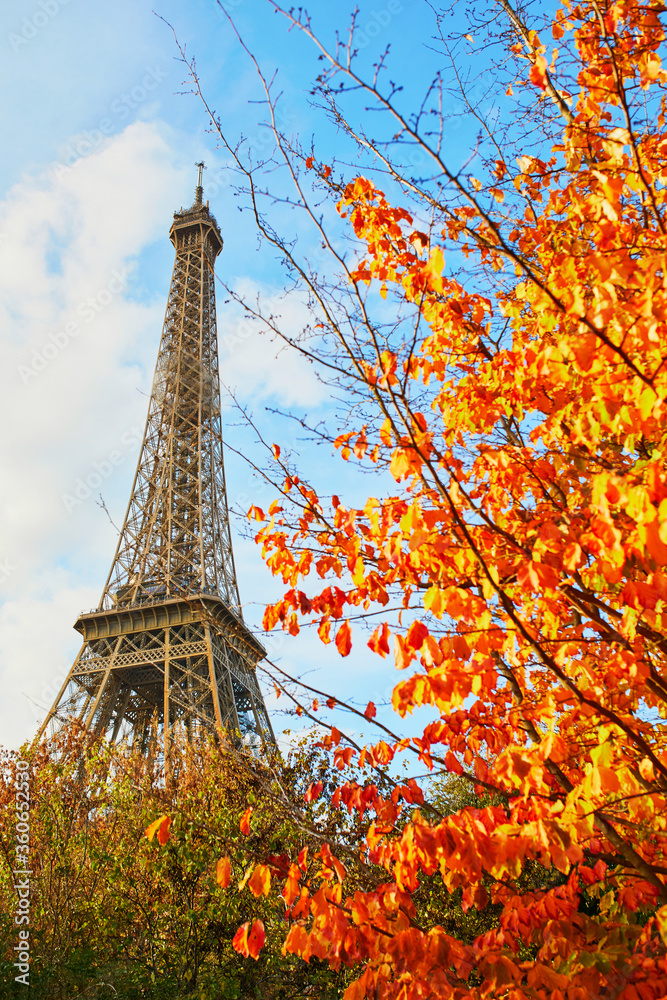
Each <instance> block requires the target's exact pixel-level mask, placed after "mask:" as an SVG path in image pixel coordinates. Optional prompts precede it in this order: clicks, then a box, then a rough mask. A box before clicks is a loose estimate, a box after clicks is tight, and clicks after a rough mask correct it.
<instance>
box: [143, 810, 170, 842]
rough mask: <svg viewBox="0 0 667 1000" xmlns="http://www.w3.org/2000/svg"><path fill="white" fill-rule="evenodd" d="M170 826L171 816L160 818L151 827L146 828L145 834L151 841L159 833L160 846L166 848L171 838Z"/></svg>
mask: <svg viewBox="0 0 667 1000" xmlns="http://www.w3.org/2000/svg"><path fill="white" fill-rule="evenodd" d="M170 826H171V816H160V817H158V819H156V820H154V821H153V822H152V823H151V825H150V826H148V827H146V830H145V831H144V832H145V834H146V836H147V837H148V839H149V840H152V839H153V837H154V836H155V834H156V833H157V839H158V844H160V845H161V846H162V847H164V845H165V844H166V843H167V841H168V840H169V837H170V836H171V834H170V833H169V827H170Z"/></svg>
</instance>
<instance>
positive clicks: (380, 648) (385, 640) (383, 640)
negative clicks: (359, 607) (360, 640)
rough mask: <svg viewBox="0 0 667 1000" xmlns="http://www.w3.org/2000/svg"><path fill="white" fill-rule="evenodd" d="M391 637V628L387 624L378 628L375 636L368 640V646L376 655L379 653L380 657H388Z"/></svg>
mask: <svg viewBox="0 0 667 1000" xmlns="http://www.w3.org/2000/svg"><path fill="white" fill-rule="evenodd" d="M390 635H391V633H390V631H389V626H388V625H387V623H386V622H384V623H383V624H382V625H378V627H377V628H376V629H375V631H374V632H373V635H372V636H371V637H370V639H369V640H368V644H367V645H368V646H369V648H370V649H372V650H373V652H374V653H379V654H380V656H386V655H387V654H388V652H389V636H390Z"/></svg>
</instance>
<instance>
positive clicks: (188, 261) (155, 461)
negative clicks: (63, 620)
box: [40, 164, 275, 755]
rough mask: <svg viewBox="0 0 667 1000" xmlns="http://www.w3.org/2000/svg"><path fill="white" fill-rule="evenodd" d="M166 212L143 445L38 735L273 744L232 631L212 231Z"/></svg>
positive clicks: (252, 642) (191, 217) (241, 630)
mask: <svg viewBox="0 0 667 1000" xmlns="http://www.w3.org/2000/svg"><path fill="white" fill-rule="evenodd" d="M202 168H203V164H199V182H198V185H197V189H196V196H195V203H194V205H193V206H192V208H189V209H187V210H186V211H183V210H181V211H180V212H176V213H175V214H174V221H173V224H172V227H171V230H170V233H169V237H170V239H171V241H172V243H173V244H174V248H175V250H176V259H175V262H174V270H173V274H172V279H171V287H170V291H169V299H168V303H167V312H166V316H165V321H164V328H163V331H162V339H161V342H160V350H159V353H158V359H157V365H156V369H155V378H154V380H153V388H152V392H151V399H150V405H149V409H148V418H147V421H146V429H145V432H144V440H143V444H142V448H141V454H140V457H139V464H138V466H137V471H136V475H135V478H134V484H133V487H132V493H131V496H130V502H129V504H128V508H127V514H126V516H125V522H124V525H123V529H122V532H121V535H120V540H119V542H118V548H117V550H116V555H115V558H114V560H113V563H112V566H111V571H110V573H109V577H108V579H107V582H106V585H105V587H104V592H103V594H102V598H101V600H100V603H99V606H98V608H97V609H96V610H95V611H92V612H90V613H89V614H82V615H80V616H79V618H78V620H77V621H76V623H75V626H74V627H75V628H76V629H77V630H78V631H79V632H81V634H82V636H83V645H82V647H81V650H80V652H79V654H78V656H77V657H76V660H75V661H74V665H73V666H72V668H71V670H70V672H69V674H68V676H67V679H66V681H65V683H64V684H63V686H62V688H61V690H60V692H59V694H58V697H57V698H56V700H55V702H54V704H53V707H52V708H51V711H50V712H49V714H48V716H47V718H46V720H45V722H44V724H43V725H42V727H41V729H40V735H41V733H43V732H45V731H46V730H49V731H51V732H54V731H55V730H57V729H58V728H59V726H60V725H61V724H62V723H63V722H64V721H66V720H70V719H72V718H73V717H77V718H78V719H80V721H81V722H82V723H83V724H84V725H85V727H86V728H87V729H89V730H90V731H92V732H94V733H95V734H96V735H100V736H106V737H107V738H109V739H111V740H112V741H115V740H117V739H120V738H126V739H127V740H128V742H130V743H131V745H132V746H134V747H136V748H138V749H141V750H143V751H145V750H146V749H147V748H148V746H149V743H150V742H151V741H152V738H153V737H154V736H156V735H158V736H159V739H160V742H161V743H162V745H163V747H164V752H165V755H166V753H167V752H168V748H169V740H170V734H171V733H172V732H173V730H174V727H176V726H178V727H183V728H184V729H185V731H186V733H187V737H188V738H189V739H194V738H196V736H197V735H198V734H199V733H202V732H205V731H217V732H220V731H227V732H228V733H229V734H230V735H231V737H232V739H234V740H236V741H243V742H244V743H246V744H249V745H251V746H253V747H254V748H258V747H259V746H261V745H266V744H271V743H274V742H275V739H274V735H273V730H272V728H271V723H270V720H269V716H268V713H267V711H266V706H265V704H264V699H263V697H262V694H261V691H260V689H259V685H258V683H257V679H256V676H255V667H256V664H257V662H258V661H259V660H261V659H262V658H263V657H264V656H265V655H266V653H265V650H264V648H263V647H262V645H261V643H260V642H258V640H257V639H256V638H255V636H254V635H253V634H252V632H250V630H249V629H248V628H247V627H246V625H245V624H244V622H243V615H242V610H241V605H240V602H239V595H238V586H237V582H236V571H235V568H234V557H233V553H232V544H231V537H230V530H229V516H228V508H227V493H226V489H225V474H224V465H223V453H222V423H221V416H220V384H219V375H218V345H217V334H216V322H215V284H214V281H215V278H214V264H215V259H216V257H217V256H218V254H219V253H220V251H221V250H222V237H221V235H220V230H219V229H218V225H217V223H216V221H215V219H214V218H213V216H212V215H211V213H210V212H209V208H208V202H207V203H206V204H204V203H203V200H202Z"/></svg>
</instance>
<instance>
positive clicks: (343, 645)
mask: <svg viewBox="0 0 667 1000" xmlns="http://www.w3.org/2000/svg"><path fill="white" fill-rule="evenodd" d="M336 649H337V650H338V652H339V653H340V655H341V656H349V654H350V650H351V649H352V636H351V632H350V623H349V622H343V624H342V625H341V627H340V628H339V629H338V631H337V632H336Z"/></svg>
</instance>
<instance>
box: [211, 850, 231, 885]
mask: <svg viewBox="0 0 667 1000" xmlns="http://www.w3.org/2000/svg"><path fill="white" fill-rule="evenodd" d="M231 875H232V866H231V864H230V862H229V858H228V857H227V855H225V857H224V858H220V860H219V861H218V863H217V865H216V868H215V880H216V882H217V883H218V885H221V886H222V888H223V889H226V888H227V886H228V885H229V880H230V878H231Z"/></svg>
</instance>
